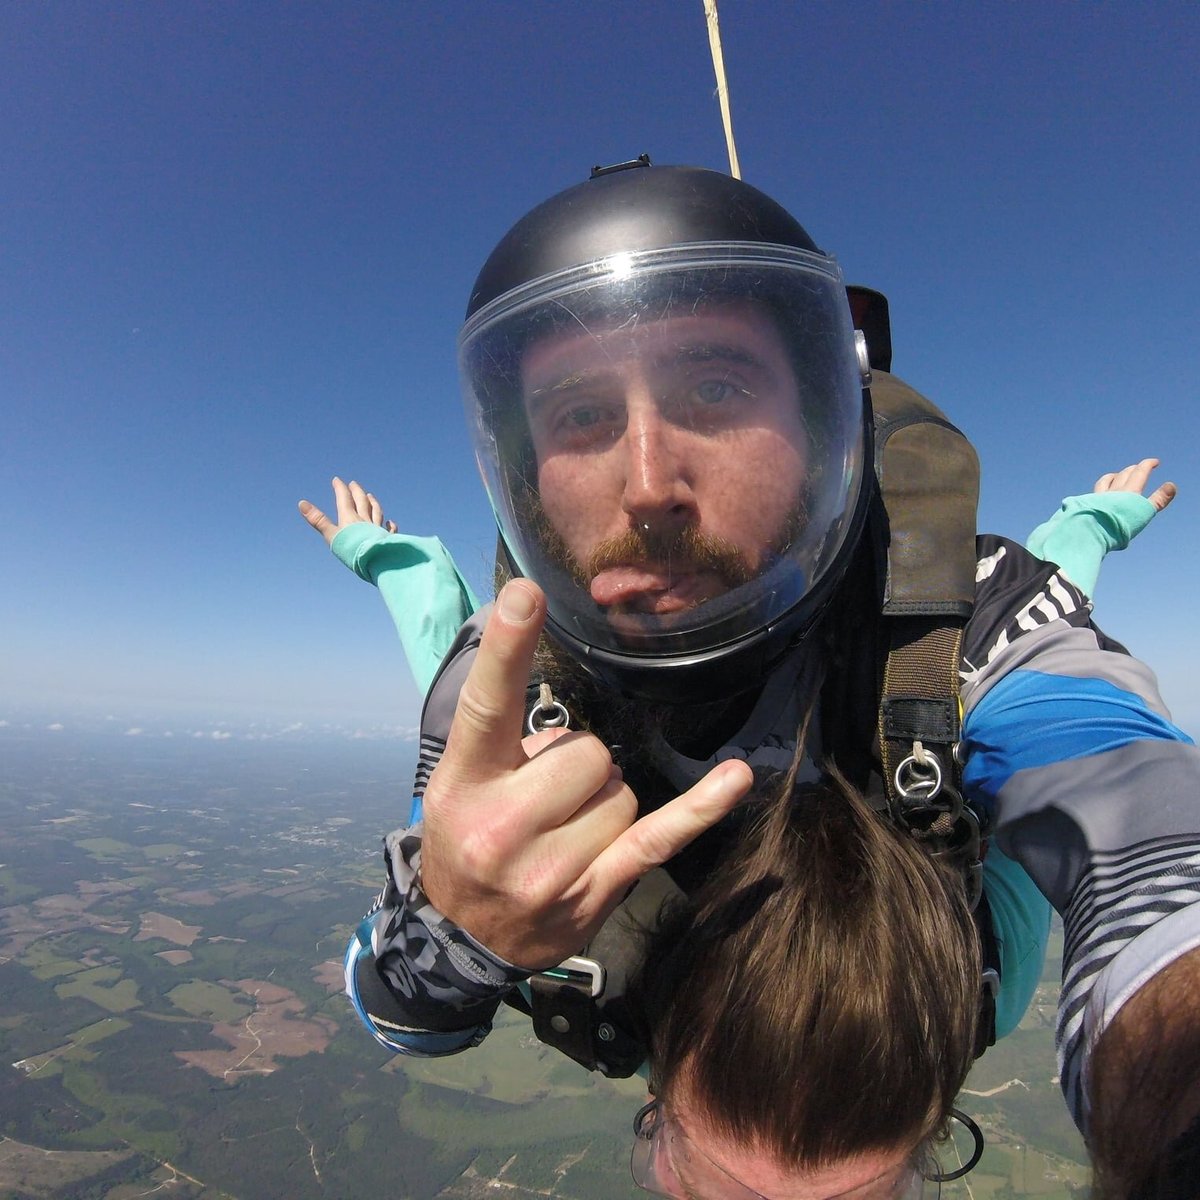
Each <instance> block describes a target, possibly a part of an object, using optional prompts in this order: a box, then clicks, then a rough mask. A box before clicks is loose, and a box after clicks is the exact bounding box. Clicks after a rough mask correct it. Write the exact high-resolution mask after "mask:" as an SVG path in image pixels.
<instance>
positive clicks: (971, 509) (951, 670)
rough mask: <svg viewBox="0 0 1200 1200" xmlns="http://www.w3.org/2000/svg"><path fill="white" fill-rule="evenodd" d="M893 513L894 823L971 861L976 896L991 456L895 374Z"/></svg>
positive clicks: (887, 468)
mask: <svg viewBox="0 0 1200 1200" xmlns="http://www.w3.org/2000/svg"><path fill="white" fill-rule="evenodd" d="M871 402H872V408H873V411H874V421H875V476H876V480H877V483H878V487H879V496H880V499H881V500H882V504H881V505H877V506H876V508H875V520H876V522H877V527H876V529H875V530H873V533H874V537H875V541H876V544H877V545H878V546H879V547H880V548H881V552H882V553H881V558H882V563H881V565H882V569H883V596H882V603H881V606H880V618H881V636H882V639H883V646H882V657H883V662H882V667H881V684H880V696H879V716H878V730H877V734H878V742H879V757H880V764H881V767H882V771H883V784H884V789H885V791H886V794H887V799H888V806H889V808H890V810H891V812H892V814H893V816H894V817H895V818H896V819H897V820H898V821H899V822H900V823H901V824H902V825H904V826H905V827H906V828H908V829H909V830H910V831H911V832H912V833H913V834H914V836H916V837H917V838H919V839H922V840H930V841H933V842H935V843H937V850H938V851H939V852H944V853H953V854H954V855H955V856H957V857H962V858H963V859H964V864H963V865H964V869H965V870H966V871H967V873H968V887H969V889H970V891H971V893H972V899H973V900H976V901H977V900H978V893H979V888H980V887H981V885H982V879H981V877H980V871H979V865H978V856H979V835H980V831H979V828H978V822H977V821H976V819H975V817H974V814H972V813H970V811H969V810H964V807H963V803H962V799H961V796H960V793H959V788H960V785H961V770H960V766H959V763H958V761H957V759H956V757H955V750H956V748H957V744H958V740H959V733H960V728H961V726H960V700H959V674H958V671H959V659H960V656H961V652H962V637H963V629H964V627H965V625H966V622H967V619H968V618H969V617H970V615H971V609H972V606H973V603H974V597H975V557H976V556H975V516H976V509H977V507H978V502H979V459H978V456H977V455H976V453H975V449H974V447H973V446H972V445H971V443H970V442H969V441H968V440H967V439H966V437H964V436H963V434H962V433H961V432H960V431H959V430H958V429H957V428H956V427H955V426H954V425H953V424H951V422H950V421H949V420H947V419H946V416H945V414H944V413H942V412H941V410H940V409H938V408H937V407H936V406H935V405H934V404H933V403H931V402H930V401H929V400H927V399H926V398H925V397H924V396H922V395H921V394H920V393H919V392H917V391H915V390H914V389H913V388H911V387H909V386H908V384H906V383H904V382H903V381H901V380H899V379H897V378H896V377H895V376H894V375H889V374H887V373H886V372H882V371H880V372H877V373H876V374H875V376H874V378H873V379H872V382H871Z"/></svg>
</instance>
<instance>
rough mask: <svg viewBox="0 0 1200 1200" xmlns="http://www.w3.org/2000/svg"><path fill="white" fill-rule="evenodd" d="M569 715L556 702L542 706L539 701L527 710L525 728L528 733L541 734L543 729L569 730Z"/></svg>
mask: <svg viewBox="0 0 1200 1200" xmlns="http://www.w3.org/2000/svg"><path fill="white" fill-rule="evenodd" d="M570 727H571V714H570V713H569V712H567V710H566V708H565V707H564V706H563V705H562V704H561V703H560V702H559V701H558V700H553V701H551V702H550V703H549V704H543V703H542V702H541V701H540V700H539V701H538V702H537V703H536V704H535V705H534V706H533V707H532V708H531V709H530V710H529V719H528V720H527V721H526V722H525V728H526V729H528V730H529V732H530V733H541V731H542V730H543V729H569V728H570Z"/></svg>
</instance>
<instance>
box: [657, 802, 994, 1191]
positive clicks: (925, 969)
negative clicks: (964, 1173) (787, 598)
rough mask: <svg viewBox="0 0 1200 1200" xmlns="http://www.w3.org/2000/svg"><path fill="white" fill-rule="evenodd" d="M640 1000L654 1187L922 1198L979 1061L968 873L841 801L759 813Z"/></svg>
mask: <svg viewBox="0 0 1200 1200" xmlns="http://www.w3.org/2000/svg"><path fill="white" fill-rule="evenodd" d="M639 993H640V1007H641V1008H642V1009H643V1010H644V1012H645V1019H646V1021H647V1024H648V1039H649V1045H650V1056H651V1058H650V1061H651V1088H652V1090H653V1092H654V1094H655V1099H656V1101H657V1108H656V1109H655V1110H654V1112H653V1113H652V1114H651V1115H648V1116H647V1117H645V1118H643V1120H644V1121H645V1122H647V1123H648V1124H647V1125H645V1126H644V1127H643V1130H642V1132H643V1134H647V1133H650V1134H652V1136H650V1137H645V1136H643V1137H641V1138H639V1141H638V1144H637V1146H636V1148H635V1151H634V1167H635V1178H638V1180H639V1182H640V1183H642V1185H643V1186H646V1187H649V1188H650V1190H656V1191H660V1192H663V1193H665V1194H668V1195H672V1196H677V1197H680V1198H683V1197H700V1198H703V1200H754V1197H753V1194H754V1193H757V1194H758V1195H759V1196H768V1197H771V1200H828V1198H830V1197H833V1196H841V1195H843V1194H845V1193H849V1195H851V1196H853V1197H854V1200H883V1198H884V1197H887V1198H888V1200H893V1198H894V1197H900V1196H911V1195H914V1194H919V1189H920V1185H921V1177H922V1171H929V1170H930V1167H929V1163H930V1157H929V1155H930V1151H931V1143H933V1142H935V1141H936V1139H937V1138H938V1136H939V1135H940V1134H941V1133H942V1132H943V1131H944V1129H945V1127H946V1125H947V1122H948V1120H949V1117H950V1110H951V1106H952V1104H953V1101H954V1098H955V1096H956V1094H957V1093H958V1091H959V1089H960V1087H961V1086H962V1083H963V1081H964V1079H965V1078H966V1075H967V1071H968V1070H969V1068H970V1065H971V1061H972V1058H973V1052H974V1046H975V1025H976V1021H977V1016H978V1007H979V994H980V961H979V948H978V937H977V934H976V930H975V926H974V923H973V921H972V918H971V914H970V911H969V909H968V906H967V902H966V898H965V894H964V887H963V883H962V879H961V877H960V876H958V875H957V874H956V873H954V872H952V871H950V870H949V869H948V868H945V867H943V866H942V865H940V864H939V863H937V862H935V861H934V860H933V859H931V858H930V857H929V856H928V855H927V854H926V852H925V851H923V850H922V849H921V848H920V847H919V846H918V845H917V844H916V843H915V842H914V841H912V840H911V839H910V838H908V837H907V836H905V835H903V834H900V833H899V832H897V831H896V830H895V829H893V828H892V827H891V826H890V825H888V824H886V823H885V822H884V821H883V820H882V819H881V818H879V817H878V816H876V815H875V814H874V813H872V812H871V811H870V810H869V808H868V807H867V806H866V805H865V804H864V802H863V801H862V800H861V798H859V797H858V796H857V795H856V794H854V793H853V792H852V791H851V790H850V789H849V788H847V787H844V786H842V785H841V784H825V783H822V784H818V785H807V786H801V787H798V788H796V789H795V790H794V793H793V795H792V799H791V802H790V803H780V802H776V803H774V804H772V805H769V806H767V807H766V810H765V811H764V813H763V814H762V816H761V817H760V819H759V821H758V823H757V825H756V826H755V827H754V828H753V829H752V830H751V831H750V832H749V833H748V834H747V835H745V836H743V837H742V838H741V839H740V840H739V842H738V844H737V845H736V847H735V848H734V849H733V850H732V852H731V853H730V854H729V855H728V857H726V858H725V859H724V860H723V861H722V863H721V864H720V866H719V867H718V869H717V871H716V873H715V874H714V876H713V877H712V878H711V880H710V881H709V882H708V883H707V884H706V886H705V887H704V889H703V890H702V892H701V893H699V894H697V895H696V896H694V897H693V898H692V899H691V900H690V901H689V902H688V903H687V905H686V906H685V907H682V908H680V909H679V910H677V911H675V912H674V913H673V914H672V915H671V917H670V918H669V920H668V921H667V923H666V924H665V926H664V927H663V928H662V929H661V930H660V931H659V933H658V934H657V935H656V938H655V942H654V945H653V948H652V949H651V951H650V953H649V954H648V956H647V959H646V967H645V969H644V973H643V977H642V981H641V985H640V989H639ZM655 1124H656V1125H657V1127H656V1128H651V1127H652V1126H653V1125H655Z"/></svg>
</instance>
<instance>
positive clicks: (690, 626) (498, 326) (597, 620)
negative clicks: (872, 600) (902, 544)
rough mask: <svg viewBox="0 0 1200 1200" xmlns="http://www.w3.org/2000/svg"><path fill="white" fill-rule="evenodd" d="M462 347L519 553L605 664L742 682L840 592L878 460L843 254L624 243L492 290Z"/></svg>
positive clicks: (610, 669) (704, 681) (502, 517)
mask: <svg viewBox="0 0 1200 1200" xmlns="http://www.w3.org/2000/svg"><path fill="white" fill-rule="evenodd" d="M459 363H460V370H461V376H462V384H463V395H464V401H465V405H466V411H467V419H468V424H469V429H470V433H471V437H472V440H473V442H474V446H475V452H476V458H477V462H478V464H479V468H480V471H481V474H482V476H483V480H484V484H485V487H486V489H487V492H488V496H489V499H490V501H491V504H492V507H493V511H494V513H495V516H496V521H497V524H498V526H499V529H500V532H501V535H502V537H503V540H504V543H505V545H506V547H507V549H508V552H509V554H510V556H511V559H512V566H513V567H514V569H515V570H516V571H517V572H518V573H520V574H522V575H524V576H526V577H528V578H531V579H533V580H535V581H536V582H537V583H538V584H539V585H541V586H542V588H543V589H544V590H545V592H546V595H547V602H548V607H549V616H550V627H549V628H550V632H551V634H552V636H554V637H555V638H556V639H557V640H559V641H560V642H562V643H563V645H564V646H565V647H566V648H567V649H568V650H569V651H570V652H571V653H572V654H574V655H575V656H576V657H578V658H579V659H580V660H581V661H582V662H583V663H584V664H585V665H587V666H589V669H592V670H594V671H595V672H596V673H597V674H598V675H600V676H601V677H603V678H605V679H606V680H608V681H609V682H611V683H613V684H614V685H615V686H618V687H620V688H621V690H624V691H626V692H629V693H631V694H635V695H643V696H651V695H655V694H658V693H661V692H663V690H664V689H663V688H662V687H660V686H659V684H660V683H661V684H664V685H668V690H667V691H666V693H665V695H664V698H673V699H675V700H676V701H677V700H678V699H679V697H680V696H681V695H682V694H684V693H686V692H687V691H688V689H689V688H691V687H693V686H695V689H696V698H697V699H703V698H708V697H707V695H704V696H702V695H701V694H700V693H709V692H710V691H713V690H715V691H718V692H719V691H729V690H742V689H744V688H746V687H749V686H753V682H754V679H753V677H750V678H746V677H745V672H755V673H759V672H760V671H761V669H765V666H766V665H768V660H769V659H770V658H771V657H773V656H777V655H778V653H779V652H780V650H781V648H783V647H785V646H786V644H787V643H788V642H789V641H793V640H795V638H796V637H797V636H799V634H800V633H801V632H802V631H803V629H804V628H805V627H806V626H807V625H808V624H810V623H811V620H812V619H813V617H814V616H815V614H816V612H817V611H819V609H820V608H821V607H822V606H823V604H824V603H825V602H826V600H827V597H828V594H829V592H830V590H831V587H832V585H833V584H834V583H835V582H836V580H837V578H838V577H839V576H840V574H841V571H842V569H843V566H844V562H845V559H846V557H847V555H848V553H849V550H850V549H851V548H852V542H853V539H854V537H855V536H856V534H857V521H858V518H859V515H860V512H859V510H860V507H861V500H862V494H863V488H864V484H863V480H864V471H865V464H864V438H865V435H864V419H863V403H862V390H861V389H862V381H861V376H860V371H859V366H858V362H857V357H856V352H855V342H854V333H853V328H852V324H851V318H850V312H849V308H848V305H847V302H846V298H845V290H844V286H843V282H842V278H841V274H840V272H839V270H838V268H837V265H836V263H835V262H834V261H833V260H832V259H831V258H830V257H828V256H826V255H823V254H820V253H819V252H816V251H813V250H808V249H802V248H799V247H795V246H783V245H774V244H764V243H757V242H740V241H727V242H723V241H709V242H692V243H687V244H684V245H680V246H669V247H665V248H661V249H650V250H640V251H634V252H618V253H613V254H610V255H607V256H605V257H604V258H601V259H599V260H596V261H593V262H589V263H586V264H584V265H582V266H578V267H574V268H569V269H566V270H561V271H556V272H553V273H551V274H550V275H547V276H544V277H541V278H537V279H533V280H530V281H528V282H527V283H524V284H522V285H520V286H518V287H516V288H514V289H512V290H510V291H508V292H506V293H504V294H502V295H500V296H498V297H497V298H496V299H495V300H493V301H492V302H491V303H488V304H486V305H484V306H483V307H481V308H480V309H479V310H478V311H476V312H475V313H474V314H473V316H472V317H471V318H470V319H469V320H468V322H467V324H466V326H465V327H464V329H463V331H462V334H461V336H460V339H459ZM734 664H739V665H738V666H737V671H739V672H742V675H741V676H739V677H737V678H734V677H732V676H731V668H733V667H734ZM668 681H669V684H668Z"/></svg>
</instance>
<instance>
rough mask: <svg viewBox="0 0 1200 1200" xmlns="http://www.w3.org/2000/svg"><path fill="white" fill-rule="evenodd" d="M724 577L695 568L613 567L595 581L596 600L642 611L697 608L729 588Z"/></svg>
mask: <svg viewBox="0 0 1200 1200" xmlns="http://www.w3.org/2000/svg"><path fill="white" fill-rule="evenodd" d="M726 590H727V588H726V585H725V583H724V582H723V581H722V580H721V578H720V576H719V575H717V574H715V573H714V572H711V571H703V570H701V571H697V570H695V569H694V568H693V569H690V570H685V571H682V572H671V573H668V572H667V571H663V570H656V569H655V568H653V567H646V566H639V567H610V568H609V569H608V570H606V571H601V572H600V574H599V575H597V576H596V577H595V579H593V580H592V586H591V594H592V599H593V600H594V601H595V602H596V603H597V604H599V605H600V606H601V607H602V608H610V609H618V610H624V611H625V612H640V613H659V614H665V613H674V612H681V611H682V610H684V609H687V608H694V607H695V606H696V605H697V604H701V603H703V601H705V600H711V599H712V598H713V597H714V596H719V595H720V594H721V593H722V592H724V591H726Z"/></svg>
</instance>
